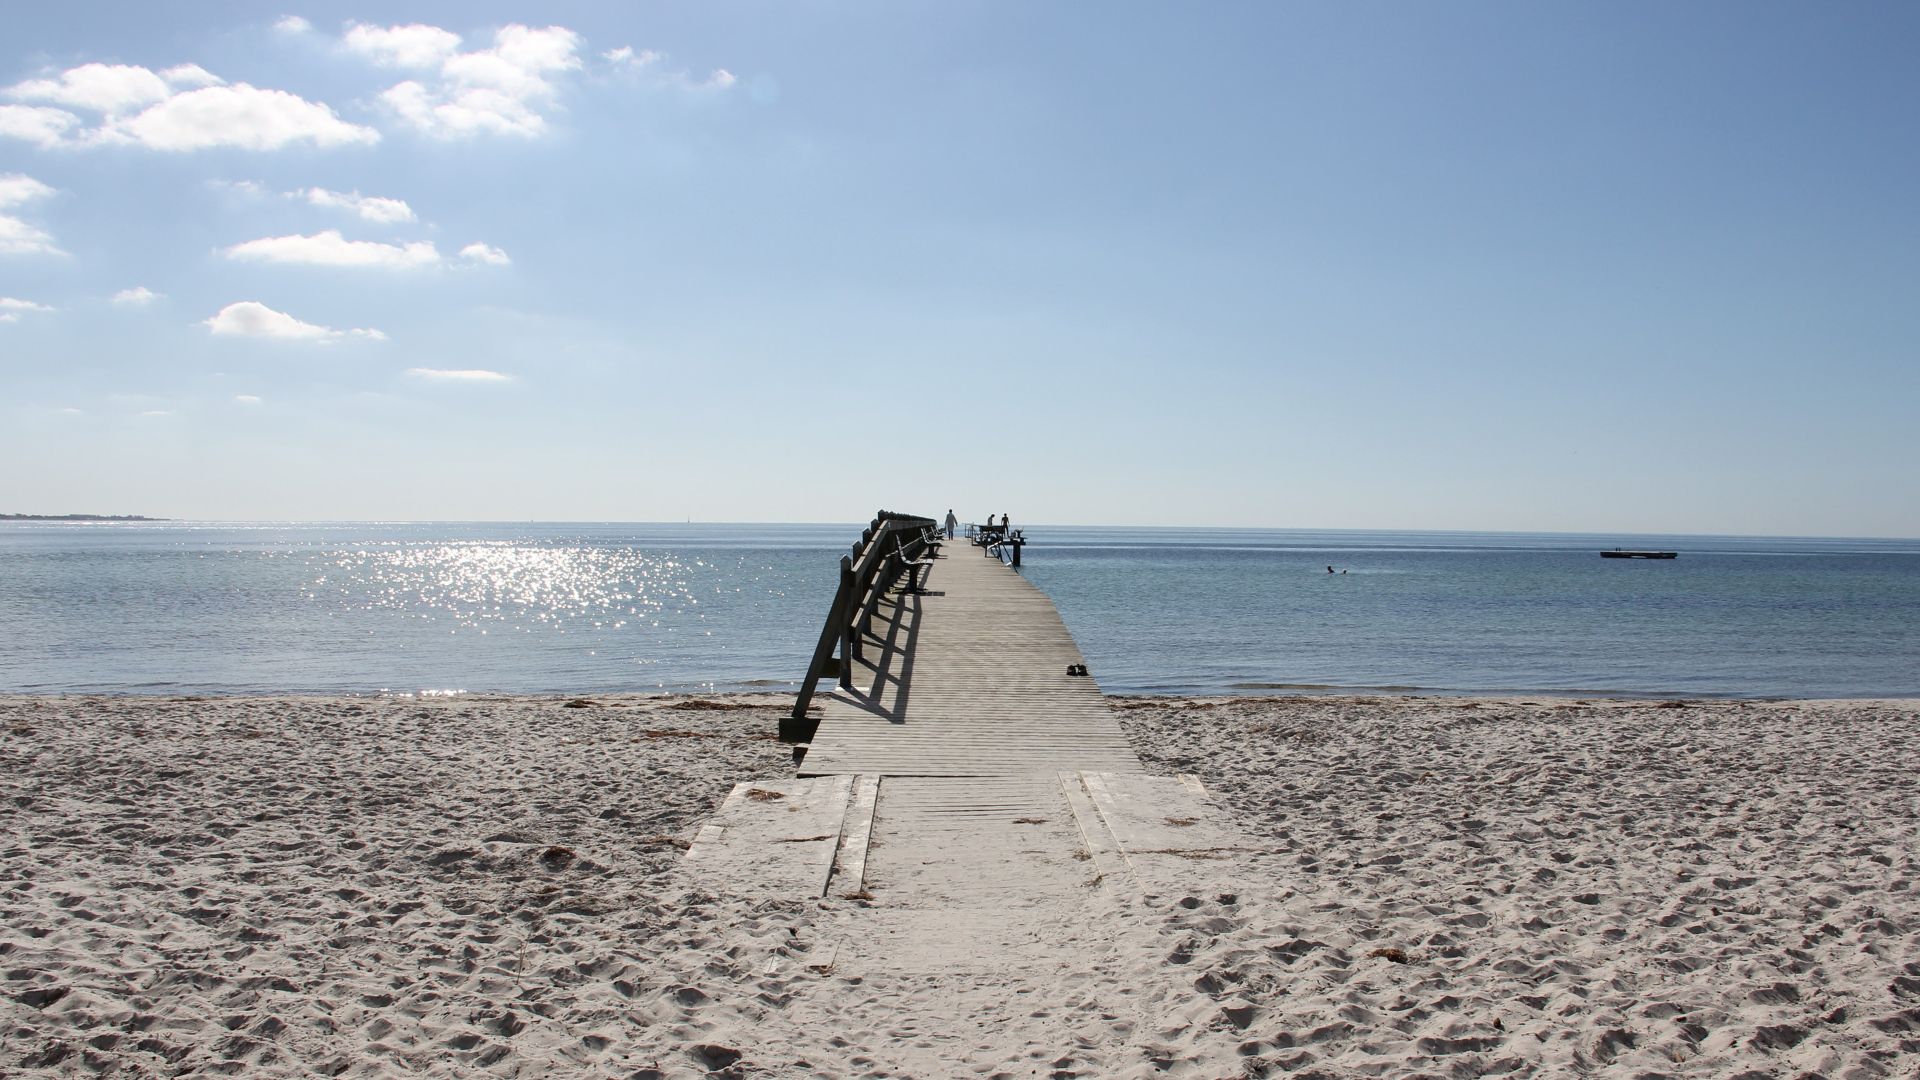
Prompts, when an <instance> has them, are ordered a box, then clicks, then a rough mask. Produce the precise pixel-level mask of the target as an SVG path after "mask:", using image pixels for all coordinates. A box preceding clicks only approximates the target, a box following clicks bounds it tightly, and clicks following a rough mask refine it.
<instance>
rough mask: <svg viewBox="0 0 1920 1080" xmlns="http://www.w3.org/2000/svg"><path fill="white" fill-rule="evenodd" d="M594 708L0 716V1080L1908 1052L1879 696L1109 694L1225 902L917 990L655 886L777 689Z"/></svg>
mask: <svg viewBox="0 0 1920 1080" xmlns="http://www.w3.org/2000/svg"><path fill="white" fill-rule="evenodd" d="M596 700H597V701H598V702H599V703H600V704H599V705H597V706H596V707H592V708H578V709H568V708H563V707H562V703H561V702H560V701H559V700H558V699H553V700H538V699H525V698H511V699H509V698H477V697H470V698H455V699H431V700H424V701H415V700H382V701H346V700H325V699H214V700H184V699H102V698H78V697H72V698H61V699H33V698H9V699H0V1075H32V1076H41V1075H45V1076H66V1075H76V1074H86V1073H89V1072H104V1073H113V1074H115V1075H124V1076H145V1075H151V1076H172V1075H180V1074H186V1073H193V1074H215V1075H219V1074H236V1075H238V1074H244V1075H249V1076H310V1075H316V1074H317V1075H347V1076H387V1075H442V1076H464V1075H498V1076H549V1075H551V1076H617V1077H634V1076H639V1077H645V1076H682V1075H700V1074H702V1073H704V1072H706V1071H707V1070H708V1069H709V1068H712V1069H716V1070H718V1074H719V1075H734V1076H745V1075H815V1076H823V1077H826V1076H849V1075H894V1076H906V1075H912V1076H947V1075H961V1074H968V1075H972V1074H977V1075H983V1076H1032V1075H1039V1076H1124V1075H1152V1074H1154V1073H1157V1072H1162V1071H1165V1072H1168V1073H1171V1074H1175V1075H1191V1076H1205V1077H1212V1076H1240V1075H1253V1076H1264V1075H1282V1074H1285V1075H1297V1076H1318V1077H1348V1076H1356V1077H1357V1076H1370V1077H1377V1076H1385V1077H1402V1076H1406V1077H1411V1076H1480V1075H1516V1076H1562V1075H1599V1076H1623V1077H1624V1076H1699V1077H1709V1076H1711V1077H1734V1076H1743V1075H1744V1076H1747V1077H1749V1078H1750V1080H1758V1078H1760V1077H1776V1076H1779V1077H1787V1076H1799V1075H1805V1074H1816V1075H1821V1076H1826V1077H1835V1078H1838V1077H1867V1076H1875V1077H1877V1076H1888V1077H1911V1076H1914V1075H1916V1074H1920V886H1917V882H1920V871H1917V867H1916V860H1917V859H1920V789H1917V788H1916V786H1915V782H1914V779H1913V766H1912V763H1913V762H1916V761H1920V708H1916V704H1915V703H1913V702H1887V703H1859V702H1853V703H1781V704H1738V705H1729V704H1721V705H1711V706H1697V707H1694V708H1686V709H1670V708H1656V707H1651V706H1650V705H1649V704H1646V703H1639V704H1629V703H1606V702H1601V703H1596V704H1594V705H1592V706H1576V705H1573V704H1571V703H1568V702H1561V701H1554V700H1552V699H1540V701H1539V702H1538V703H1537V704H1520V703H1518V702H1494V701H1473V702H1468V701H1461V700H1455V699H1405V698H1383V699H1374V700H1361V699H1351V698H1348V699H1334V698H1327V699H1311V698H1293V699H1266V700H1240V701H1234V702H1232V703H1229V704H1216V703H1214V702H1213V701H1197V702H1196V701H1138V700H1122V701H1120V702H1119V704H1120V705H1121V706H1122V707H1123V711H1122V714H1121V715H1122V719H1123V723H1124V725H1125V726H1126V727H1127V729H1128V732H1129V735H1130V736H1131V737H1132V738H1133V739H1134V741H1135V745H1136V747H1137V748H1138V749H1139V751H1140V753H1141V755H1142V757H1143V758H1145V759H1146V761H1147V763H1148V765H1149V768H1151V769H1152V770H1154V771H1156V772H1165V773H1173V772H1193V773H1197V774H1199V775H1200V776H1201V777H1202V778H1203V779H1204V780H1205V781H1206V782H1207V784H1208V785H1209V786H1210V788H1212V789H1213V790H1214V791H1215V792H1216V795H1217V797H1218V800H1219V802H1220V804H1221V805H1222V806H1223V807H1224V808H1226V809H1229V810H1230V811H1231V812H1232V813H1233V814H1234V815H1235V816H1236V817H1237V818H1238V820H1239V824H1240V826H1241V827H1242V829H1243V830H1244V831H1245V832H1246V833H1247V834H1248V835H1249V837H1250V838H1251V839H1252V841H1253V843H1254V846H1255V847H1256V848H1258V849H1259V850H1258V852H1257V853H1255V854H1252V855H1250V856H1248V857H1246V858H1244V859H1243V860H1242V861H1241V862H1240V863H1239V864H1238V865H1232V864H1228V865H1220V866H1209V867H1205V868H1197V869H1204V870H1205V871H1206V872H1207V873H1208V874H1211V875H1221V874H1224V875H1227V877H1228V878H1230V879H1232V880H1235V881H1239V882H1242V883H1243V885H1242V886H1237V887H1234V888H1231V889H1223V888H1208V889H1204V890H1196V891H1194V892H1193V893H1192V894H1190V895H1181V896H1174V895H1169V896H1168V897H1166V898H1164V900H1162V901H1159V902H1156V903H1154V904H1151V905H1148V906H1146V907H1143V908H1134V909H1131V910H1122V909H1121V908H1120V907H1118V906H1116V905H1115V904H1113V903H1112V902H1110V901H1109V900H1106V899H1104V898H1103V896H1102V893H1101V891H1100V890H1099V889H1097V888H1094V887H1093V886H1092V883H1091V880H1090V879H1089V881H1088V888H1087V890H1086V891H1085V892H1084V894H1077V895H1073V896H1065V897H1057V898H1054V899H1053V900H1051V901H1049V902H1048V905H1047V906H1045V907H1044V908H1043V909H1023V910H1022V912H1021V919H1023V920H1025V922H1024V923H1023V925H1024V924H1031V925H1036V926H1040V925H1051V926H1055V927H1057V928H1058V929H1057V933H1058V934H1059V935H1060V937H1061V939H1062V940H1060V941H1049V942H1040V943H1035V944H1034V945H1033V948H1032V949H1031V950H1030V953H1029V956H1028V959H1027V960H1026V961H1025V962H1023V963H1021V964H1018V965H1009V964H1007V963H1004V962H1001V961H998V960H996V959H995V957H994V956H982V957H978V958H976V960H975V961H973V962H965V963H956V962H953V960H952V958H951V957H948V958H947V959H946V960H943V961H942V963H940V964H929V965H920V966H918V968H916V965H915V964H914V963H912V960H913V958H914V957H915V956H919V955H923V954H921V953H918V952H915V951H914V950H901V949H898V948H894V949H892V950H891V952H890V951H889V949H887V948H881V947H877V946H876V943H875V942H873V941H867V942H865V944H866V945H868V946H873V947H870V948H868V949H867V950H866V951H867V952H869V953H875V954H884V955H890V956H891V960H890V961H889V963H891V964H892V966H891V967H884V966H882V967H876V965H875V964H874V963H871V962H869V963H868V964H866V965H865V966H864V967H863V966H862V965H861V964H858V963H854V962H851V961H849V960H840V961H838V962H836V957H838V956H839V952H838V951H836V946H839V947H840V948H841V949H842V950H844V949H845V945H844V944H843V943H847V942H852V943H854V951H855V952H859V951H860V948H861V945H862V938H861V935H862V934H863V933H865V934H867V935H868V936H869V937H870V938H871V937H872V936H873V933H874V930H875V928H879V927H885V926H888V925H890V924H889V923H888V922H887V918H888V916H889V915H890V914H896V915H897V914H898V913H891V912H889V909H888V908H887V904H886V899H885V896H884V892H881V891H878V890H877V892H876V896H875V898H874V899H872V900H864V899H845V898H841V897H831V898H829V899H828V900H826V901H819V902H802V901H795V900H783V899H777V898H762V899H757V900H755V899H728V898H720V897H713V896H708V895H704V894H703V893H701V892H699V891H698V890H697V889H696V890H692V891H689V883H688V882H687V881H686V880H685V879H684V878H682V877H681V876H680V875H679V874H677V873H676V870H675V868H676V865H677V861H678V857H679V854H680V852H679V847H678V846H677V845H676V841H677V842H678V843H680V844H684V842H685V841H687V840H689V839H691V837H692V836H693V834H694V832H695V831H696V829H697V828H698V826H699V824H700V822H701V821H702V820H703V819H704V818H705V817H706V816H707V814H708V813H709V812H710V810H711V809H712V808H713V807H714V806H715V805H717V804H718V802H719V800H720V799H721V798H722V797H723V796H724V795H725V793H726V792H727V790H728V789H729V788H730V787H731V785H732V784H733V782H735V781H737V780H746V779H753V778H756V777H758V778H767V779H772V778H776V777H782V776H787V775H790V774H791V767H790V764H789V758H788V755H787V751H786V748H784V747H782V746H780V745H779V744H778V743H775V742H773V741H771V739H770V738H768V736H769V735H770V734H771V733H772V732H773V730H774V727H775V724H776V722H777V717H778V715H779V712H780V703H779V702H778V701H777V700H776V699H770V698H764V697H762V698H731V699H723V700H721V701H720V702H719V704H723V705H739V706H744V707H742V708H738V709H720V708H715V707H712V706H711V705H706V706H702V705H701V704H699V703H697V702H689V701H686V700H680V701H673V702H669V703H667V704H665V705H663V704H662V702H661V701H660V700H659V699H643V698H625V699H607V698H600V699H596ZM1056 824H1057V823H1056ZM1037 828H1039V829H1041V830H1042V831H1045V830H1046V829H1054V828H1055V825H1046V826H1037ZM1056 831H1057V830H1056ZM1019 903H1020V898H1019V897H1017V896H1013V897H1009V905H1010V908H1012V907H1014V906H1017V905H1018V904H1019ZM868 905H872V906H871V907H870V906H868ZM1016 921H1017V920H1010V922H1009V925H1013V924H1014V922H1016ZM1067 939H1071V940H1070V941H1069V940H1067ZM949 945H951V943H949ZM1069 946H1071V947H1069ZM962 951H964V950H962ZM1074 957H1079V958H1081V961H1082V962H1081V963H1080V966H1077V967H1076V966H1075V965H1074V963H1073V962H1072V960H1073V958H1074Z"/></svg>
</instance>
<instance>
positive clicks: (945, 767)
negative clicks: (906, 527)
mask: <svg viewBox="0 0 1920 1080" xmlns="http://www.w3.org/2000/svg"><path fill="white" fill-rule="evenodd" d="M922 584H923V586H924V588H925V590H926V591H925V593H924V594H922V595H913V594H905V593H900V592H895V593H892V594H890V595H889V596H888V597H887V598H885V599H884V600H882V602H881V608H880V610H879V611H878V612H876V617H875V619H874V622H873V626H872V628H871V630H870V631H869V633H868V638H867V640H866V642H865V643H864V644H865V647H864V649H863V650H862V653H863V659H859V660H856V661H855V663H854V676H853V682H854V687H853V688H851V689H839V690H835V691H833V692H832V693H830V694H828V695H826V696H825V697H824V698H821V699H816V700H817V702H818V704H819V705H820V706H821V711H822V717H821V720H820V725H819V728H818V730H817V731H816V732H815V733H814V735H813V740H812V746H811V748H810V749H809V750H808V751H807V754H806V757H805V759H804V760H803V761H802V762H801V764H800V775H801V776H830V775H836V774H844V773H877V774H881V775H886V776H1012V775H1030V774H1036V773H1037V774H1045V775H1051V774H1053V773H1055V772H1058V771H1060V770H1062V769H1068V770H1072V769H1089V770H1098V771H1118V772H1138V771H1139V770H1140V760H1139V758H1137V757H1135V756H1134V753H1133V751H1132V749H1130V748H1129V747H1128V746H1127V741H1126V738H1125V736H1123V735H1122V734H1121V733H1120V725H1119V724H1117V723H1115V722H1114V718H1113V713H1112V710H1110V709H1109V708H1108V707H1107V703H1106V701H1105V699H1104V698H1102V696H1101V694H1100V687H1099V685H1098V684H1097V683H1096V682H1095V680H1094V678H1093V677H1091V676H1085V675H1068V674H1067V669H1068V667H1069V666H1072V665H1084V664H1085V663H1086V659H1085V658H1084V657H1082V656H1081V655H1080V649H1079V647H1078V646H1076V645H1075V644H1074V642H1073V637H1072V636H1071V635H1070V634H1068V633H1067V628H1066V624H1065V623H1063V622H1062V621H1061V619H1060V613H1059V612H1058V611H1057V610H1055V609H1054V606H1053V602H1052V601H1050V600H1048V599H1047V597H1046V595H1045V594H1044V593H1042V592H1041V591H1040V590H1039V589H1038V588H1035V587H1034V585H1033V584H1032V583H1031V582H1029V581H1027V580H1026V579H1025V578H1023V577H1021V576H1020V574H1019V573H1018V572H1016V571H1014V570H1013V569H1011V568H1010V567H1007V566H1005V565H1003V564H1002V563H1001V562H1000V560H998V559H994V558H985V557H982V555H981V553H980V552H979V550H977V549H975V548H973V547H972V546H970V545H968V544H966V543H965V542H963V541H954V542H950V543H948V544H946V545H944V553H943V554H942V555H941V556H940V557H939V558H938V559H936V560H935V561H934V565H933V566H931V567H928V568H927V571H926V574H925V578H924V581H923V582H922Z"/></svg>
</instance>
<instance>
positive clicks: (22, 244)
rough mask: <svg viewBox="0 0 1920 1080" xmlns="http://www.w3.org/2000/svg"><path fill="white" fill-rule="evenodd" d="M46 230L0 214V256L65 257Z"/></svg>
mask: <svg viewBox="0 0 1920 1080" xmlns="http://www.w3.org/2000/svg"><path fill="white" fill-rule="evenodd" d="M65 254H66V252H64V251H61V250H60V249H59V248H57V247H55V246H54V245H53V237H52V236H51V235H49V234H48V233H47V231H46V230H44V229H41V228H38V227H36V226H33V225H29V224H27V223H26V222H24V221H21V220H20V219H19V218H17V217H9V216H8V215H6V214H0V255H65Z"/></svg>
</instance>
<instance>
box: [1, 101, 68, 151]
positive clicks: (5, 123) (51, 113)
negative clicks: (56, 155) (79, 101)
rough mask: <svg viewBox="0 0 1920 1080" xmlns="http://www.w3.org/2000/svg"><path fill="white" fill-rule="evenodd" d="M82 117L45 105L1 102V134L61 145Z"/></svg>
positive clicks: (45, 143) (4, 136) (43, 143)
mask: <svg viewBox="0 0 1920 1080" xmlns="http://www.w3.org/2000/svg"><path fill="white" fill-rule="evenodd" d="M78 123H80V118H79V117H77V116H75V115H73V114H72V113H70V112H68V111H67V110H65V109H52V108H48V107H47V106H45V105H0V137H3V138H8V139H21V140H23V141H26V142H30V143H34V144H35V145H38V146H58V145H59V144H60V141H61V140H62V139H64V138H65V137H66V133H67V129H69V128H71V127H73V126H74V125H76V124H78Z"/></svg>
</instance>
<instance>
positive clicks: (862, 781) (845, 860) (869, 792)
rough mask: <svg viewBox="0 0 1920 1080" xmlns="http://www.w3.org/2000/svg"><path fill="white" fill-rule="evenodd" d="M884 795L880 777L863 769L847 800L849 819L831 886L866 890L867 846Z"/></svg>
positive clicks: (844, 890) (847, 891) (842, 832)
mask: <svg viewBox="0 0 1920 1080" xmlns="http://www.w3.org/2000/svg"><path fill="white" fill-rule="evenodd" d="M879 799H880V777H879V776H878V775H876V774H873V773H863V774H862V775H861V776H860V777H859V778H858V779H857V781H856V782H855V784H854V788H853V797H852V799H851V800H850V801H849V802H848V803H847V815H846V823H845V824H844V825H843V826H842V827H841V830H840V848H839V851H838V852H837V853H836V855H835V857H834V869H833V876H832V878H831V879H830V881H829V884H828V888H829V889H838V890H839V891H840V895H842V896H851V895H854V894H857V893H861V892H864V891H866V887H867V848H868V846H869V845H870V844H871V843H872V841H873V812H874V807H875V805H876V804H877V803H878V802H879Z"/></svg>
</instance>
